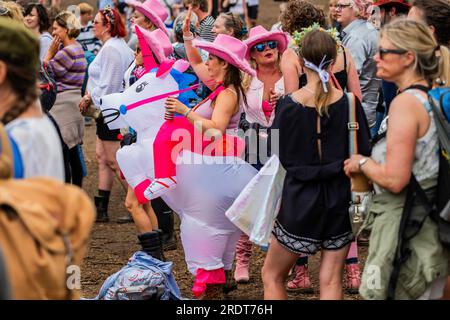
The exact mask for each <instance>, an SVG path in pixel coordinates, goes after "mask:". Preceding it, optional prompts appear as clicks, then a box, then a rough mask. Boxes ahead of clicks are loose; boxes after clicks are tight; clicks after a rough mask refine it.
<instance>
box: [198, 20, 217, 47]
mask: <svg viewBox="0 0 450 320" xmlns="http://www.w3.org/2000/svg"><path fill="white" fill-rule="evenodd" d="M214 22H215V20H214V18H213V17H211V16H207V17H206V18H205V19H203V20H202V21H200V32H199V33H200V38H202V39H203V40H206V41H209V42H214V39H215V38H216V35H215V34H214V32H213V31H212V28H213V26H214Z"/></svg>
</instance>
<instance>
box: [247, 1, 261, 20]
mask: <svg viewBox="0 0 450 320" xmlns="http://www.w3.org/2000/svg"><path fill="white" fill-rule="evenodd" d="M258 7H259V6H258V5H256V6H251V7H249V6H247V15H248V17H249V18H250V19H252V20H256V19H258Z"/></svg>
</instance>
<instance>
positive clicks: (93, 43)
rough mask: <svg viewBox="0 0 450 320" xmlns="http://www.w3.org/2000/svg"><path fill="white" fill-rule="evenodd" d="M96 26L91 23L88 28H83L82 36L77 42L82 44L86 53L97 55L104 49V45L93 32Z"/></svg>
mask: <svg viewBox="0 0 450 320" xmlns="http://www.w3.org/2000/svg"><path fill="white" fill-rule="evenodd" d="M93 28H94V25H93V24H92V21H89V23H88V24H87V26H86V27H84V28H81V30H80V35H79V36H78V37H77V41H78V42H79V43H81V45H82V46H83V49H84V51H90V52H92V53H93V54H95V55H97V53H98V52H99V51H100V49H101V47H102V43H101V42H100V40H98V39H97V38H96V37H94V32H93Z"/></svg>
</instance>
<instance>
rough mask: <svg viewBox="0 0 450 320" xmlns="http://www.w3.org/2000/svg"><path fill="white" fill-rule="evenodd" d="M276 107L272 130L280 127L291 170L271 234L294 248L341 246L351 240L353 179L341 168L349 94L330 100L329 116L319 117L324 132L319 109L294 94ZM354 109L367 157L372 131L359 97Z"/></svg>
mask: <svg viewBox="0 0 450 320" xmlns="http://www.w3.org/2000/svg"><path fill="white" fill-rule="evenodd" d="M275 110H276V113H275V119H274V122H273V125H272V127H271V132H272V131H273V129H278V130H279V138H280V145H279V158H280V161H281V164H282V165H283V167H284V168H285V169H286V171H287V173H286V178H285V181H284V187H283V194H282V200H281V208H280V212H279V214H278V217H277V220H276V222H275V227H274V230H273V234H274V235H275V237H276V238H277V240H278V242H279V243H280V244H281V245H283V246H284V247H285V248H287V249H288V250H290V251H292V252H294V253H305V254H314V253H316V252H317V251H319V250H320V249H325V250H337V249H340V248H342V247H344V246H346V245H347V244H348V243H350V242H351V241H352V240H353V234H352V230H351V226H350V219H349V213H348V209H349V202H350V180H349V179H348V178H347V176H346V175H345V174H344V171H343V165H344V160H345V159H347V158H348V156H349V146H348V136H349V132H348V128H347V123H348V120H349V119H348V113H349V112H348V99H347V96H346V95H345V94H344V95H343V96H342V98H340V99H339V100H338V101H336V102H335V103H333V104H331V105H330V107H329V109H328V112H329V115H328V116H326V115H324V116H322V117H321V118H320V126H321V133H320V134H318V133H317V116H318V115H317V112H316V109H315V108H311V107H305V106H303V105H302V104H300V103H298V102H297V101H295V100H294V99H293V98H292V97H291V95H287V96H284V97H282V98H281V99H280V100H279V101H278V103H277V107H276V109H275ZM356 110H357V112H356V113H357V120H358V122H359V130H358V143H359V153H361V154H363V155H367V156H368V155H370V152H371V150H370V149H371V147H370V132H369V126H368V124H367V119H366V117H365V114H364V111H363V109H362V107H361V103H360V102H359V101H357V108H356ZM318 139H320V140H321V151H322V152H321V153H322V156H321V157H320V155H319V148H318V143H317V140H318ZM272 150H273V149H272Z"/></svg>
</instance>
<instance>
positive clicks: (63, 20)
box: [55, 11, 81, 39]
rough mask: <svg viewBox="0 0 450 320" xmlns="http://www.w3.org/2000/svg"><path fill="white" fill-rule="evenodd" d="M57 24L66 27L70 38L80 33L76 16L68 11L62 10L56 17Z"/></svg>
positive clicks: (79, 25)
mask: <svg viewBox="0 0 450 320" xmlns="http://www.w3.org/2000/svg"><path fill="white" fill-rule="evenodd" d="M55 21H56V23H57V24H58V25H60V26H61V27H63V28H66V29H67V35H68V36H69V37H70V38H72V39H73V38H76V37H78V35H79V34H80V29H81V24H80V21H79V20H78V19H77V17H76V16H75V15H74V14H73V13H72V12H69V11H62V12H60V13H59V14H58V15H57V16H56V17H55Z"/></svg>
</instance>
